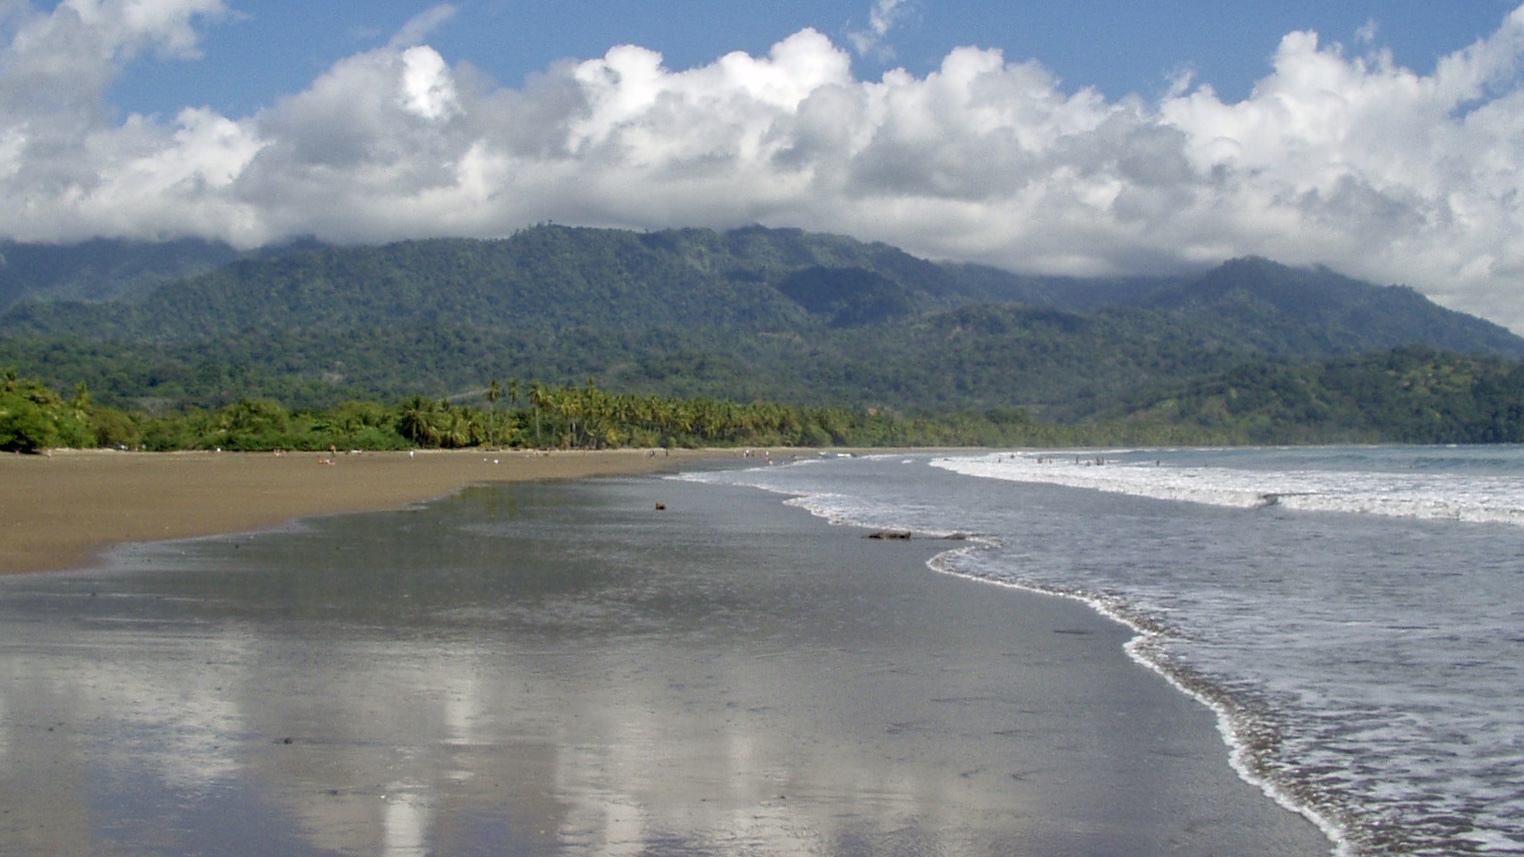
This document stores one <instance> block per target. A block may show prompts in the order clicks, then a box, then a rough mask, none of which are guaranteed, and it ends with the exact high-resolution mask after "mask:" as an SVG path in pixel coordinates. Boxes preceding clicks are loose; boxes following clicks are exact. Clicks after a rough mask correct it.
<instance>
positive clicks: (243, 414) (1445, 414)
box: [0, 348, 1524, 451]
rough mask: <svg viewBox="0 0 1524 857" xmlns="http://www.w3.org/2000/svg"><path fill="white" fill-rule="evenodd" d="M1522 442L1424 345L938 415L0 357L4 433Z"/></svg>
mask: <svg viewBox="0 0 1524 857" xmlns="http://www.w3.org/2000/svg"><path fill="white" fill-rule="evenodd" d="M1338 442H1343V443H1349V442H1370V443H1376V442H1388V443H1391V442H1396V443H1521V442H1524V362H1519V361H1512V360H1506V359H1503V358H1497V357H1476V356H1468V355H1458V354H1452V353H1448V352H1441V351H1437V350H1434V349H1427V348H1407V349H1398V350H1395V351H1392V352H1388V353H1385V354H1376V355H1363V356H1358V357H1349V358H1335V359H1330V360H1323V361H1314V362H1308V363H1289V362H1283V363H1272V362H1264V361H1260V362H1253V363H1244V364H1240V365H1236V366H1233V367H1231V368H1228V369H1225V370H1223V371H1220V372H1217V373H1214V374H1212V375H1210V376H1204V377H1202V378H1199V379H1195V380H1191V381H1189V382H1187V383H1184V384H1180V385H1177V386H1175V387H1173V388H1171V387H1158V388H1155V391H1154V392H1152V393H1150V394H1147V395H1144V394H1142V393H1139V394H1136V395H1134V396H1133V397H1132V398H1131V401H1128V402H1125V403H1122V404H1119V405H1117V406H1115V407H1114V408H1113V410H1112V412H1111V413H1109V414H1105V415H1103V416H1102V417H1099V418H1096V419H1091V420H1084V421H1077V422H1071V423H1055V422H1048V421H1042V420H1038V419H1034V418H1033V417H1032V415H1031V414H1030V413H1029V412H1028V411H1026V410H1025V409H1022V408H1012V407H992V408H988V409H984V410H980V411H974V410H962V411H955V412H947V413H942V414H935V415H907V414H902V413H899V412H896V411H893V410H890V409H882V408H845V407H808V406H799V405H788V404H780V403H776V402H767V401H761V400H758V401H752V402H747V403H740V402H736V401H732V400H729V399H721V398H711V397H704V396H695V397H687V398H679V397H670V396H660V395H640V394H634V393H612V392H608V391H606V390H604V389H602V388H600V387H599V386H597V385H596V384H595V383H594V382H593V381H592V380H591V379H589V380H588V381H586V382H585V383H584V384H582V385H578V386H553V385H545V384H541V383H539V382H538V381H535V382H531V383H529V384H527V385H526V384H524V383H522V382H521V381H519V380H517V379H515V380H511V381H509V382H507V383H506V384H503V383H500V382H498V381H496V380H494V381H492V382H490V383H489V384H488V385H487V386H486V387H484V388H478V389H476V390H474V391H472V392H471V393H470V394H469V395H468V396H465V397H462V398H460V399H459V400H455V401H452V400H449V399H436V398H431V397H427V396H421V395H414V396H411V397H409V398H407V399H404V400H401V401H399V402H398V403H396V404H394V405H390V406H387V405H383V404H380V403H376V402H365V401H357V400H352V401H346V402H342V403H340V404H338V405H336V406H333V407H331V408H326V409H312V408H300V409H295V410H293V409H291V408H288V407H287V406H286V405H283V404H281V403H279V402H277V401H274V400H271V399H264V398H240V399H238V400H236V401H234V402H232V403H230V404H228V405H225V406H223V407H220V408H216V409H201V408H194V407H192V408H188V409H185V410H181V411H175V412H171V413H163V414H157V415H150V414H148V413H146V412H142V411H133V412H127V411H122V410H118V409H115V408H109V407H102V406H100V405H97V404H96V403H95V402H93V401H92V397H91V395H90V393H89V391H88V389H87V388H86V386H85V385H84V384H80V385H79V386H78V387H77V388H76V391H75V395H74V397H73V398H72V399H65V398H64V397H62V396H59V395H58V394H56V393H54V392H53V391H52V390H50V389H48V388H47V387H46V386H45V385H43V384H40V383H38V382H36V381H33V380H28V379H23V378H21V377H19V376H18V375H17V373H16V372H15V371H14V370H5V371H4V372H3V373H0V449H5V450H18V451H38V450H43V449H47V448H50V447H55V446H71V447H94V446H117V447H124V448H142V449H148V450H174V449H214V448H216V449H228V450H271V449H302V450H325V449H331V448H339V449H371V450H377V449H404V448H414V447H423V448H446V449H451V448H463V447H475V446H502V447H535V448H561V449H568V448H576V449H606V448H620V447H642V448H651V447H674V446H676V447H694V446H740V445H746V446H812V447H828V446H868V447H872V446H1038V447H1041V446H1047V447H1052V446H1094V445H1103V444H1106V445H1110V444H1126V445H1166V444H1168V445H1175V444H1203V445H1204V444H1245V443H1256V444H1266V443H1338Z"/></svg>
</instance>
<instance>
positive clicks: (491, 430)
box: [487, 378, 503, 446]
mask: <svg viewBox="0 0 1524 857" xmlns="http://www.w3.org/2000/svg"><path fill="white" fill-rule="evenodd" d="M502 397H503V385H501V384H499V383H498V382H497V379H496V378H493V379H492V382H491V383H489V384H488V385H487V445H488V446H491V445H493V444H494V443H496V442H497V431H496V429H497V426H496V423H497V419H496V418H497V400H498V399H501V398H502Z"/></svg>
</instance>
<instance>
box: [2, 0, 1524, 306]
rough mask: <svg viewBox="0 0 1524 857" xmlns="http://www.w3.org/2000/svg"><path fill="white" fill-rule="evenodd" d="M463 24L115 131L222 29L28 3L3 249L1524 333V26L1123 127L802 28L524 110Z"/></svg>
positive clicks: (1286, 47)
mask: <svg viewBox="0 0 1524 857" xmlns="http://www.w3.org/2000/svg"><path fill="white" fill-rule="evenodd" d="M881 5H882V8H884V9H886V10H888V11H886V12H885V14H886V15H891V14H892V12H893V10H894V9H897V8H902V7H900V6H899V5H897V4H893V3H888V4H881ZM133 10H137V11H133ZM449 10H450V7H447V6H441V7H436V8H435V9H433V10H430V11H429V12H426V13H424V14H423V15H422V16H420V17H419V18H417V19H415V20H414V22H413V23H410V24H409V25H408V27H405V28H404V30H403V31H402V32H401V33H399V34H398V36H397V37H396V38H394V39H393V40H391V41H390V43H388V44H387V45H386V46H385V47H381V48H377V49H375V50H370V51H366V52H363V53H359V54H356V55H354V56H350V57H347V58H345V59H343V60H341V61H339V62H337V63H335V64H334V65H333V66H332V67H331V68H329V69H328V70H327V71H325V72H324V73H323V74H322V75H320V76H319V77H318V78H317V79H316V80H314V81H313V82H312V84H311V85H310V86H308V87H307V88H306V89H305V90H304V91H302V92H299V93H295V94H292V95H289V96H287V97H284V98H281V99H280V100H278V101H277V102H276V103H274V104H273V105H271V106H270V107H268V108H267V109H265V110H263V111H261V112H260V113H259V114H257V115H255V116H249V117H227V116H221V115H218V114H216V113H215V112H212V111H208V110H204V109H194V110H185V111H182V112H181V113H180V114H179V115H178V116H176V117H174V118H173V119H171V120H160V119H155V118H148V117H141V116H132V117H128V118H127V119H125V120H114V119H112V118H110V113H109V111H108V110H107V109H106V106H105V105H104V103H103V101H102V93H103V92H104V91H105V88H106V86H107V85H108V83H109V82H110V80H111V79H112V78H113V77H114V75H115V74H116V73H117V72H118V71H119V69H120V66H121V64H122V63H124V62H126V61H127V60H128V59H130V58H131V57H133V56H138V55H146V54H175V55H183V54H187V53H192V52H194V51H195V50H196V43H195V40H194V25H195V23H196V22H197V21H199V20H204V19H207V18H209V17H213V16H216V15H218V14H224V13H225V9H224V7H223V6H222V5H221V4H220V3H219V2H213V0H158V2H149V0H142V2H139V3H131V2H126V0H122V2H115V3H111V2H90V3H86V2H78V3H65V4H62V5H60V6H59V7H58V8H57V9H56V10H54V11H53V12H52V13H49V14H42V13H38V12H35V11H33V10H32V9H31V7H26V8H24V9H22V10H21V11H20V12H18V13H16V14H13V15H12V16H11V17H10V18H8V19H5V20H8V21H9V22H10V23H9V25H8V26H9V28H10V29H9V32H10V35H9V38H10V42H9V45H8V46H7V47H6V48H5V49H4V50H3V52H0V199H4V200H5V202H6V204H5V205H3V206H0V234H4V235H7V236H13V237H17V238H22V239H27V240H47V239H54V240H68V239H75V238H83V237H87V236H91V235H117V236H132V237H164V236H171V235H185V234H194V235H203V236H207V237H218V238H225V239H228V240H231V241H234V242H235V243H239V244H241V245H246V246H247V245H254V244H258V243H261V242H264V241H267V240H272V239H276V238H279V237H282V236H286V235H292V234H315V235H317V236H319V237H321V238H325V239H329V240H336V241H384V240H391V239H397V238H404V237H416V236H424V235H476V236H491V235H502V234H506V233H509V232H512V231H513V230H515V229H517V228H521V227H523V226H526V225H529V224H532V223H536V222H542V221H545V220H554V221H557V222H563V223H583V224H598V225H616V226H627V227H634V228H642V227H653V228H656V227H666V226H690V225H709V226H717V227H726V226H736V225H743V224H747V223H751V222H762V223H766V224H771V225H789V226H800V227H804V228H812V229H824V230H831V231H837V232H845V233H849V234H853V235H856V236H859V237H862V238H865V239H873V240H884V241H889V242H892V243H896V244H899V245H901V246H904V247H906V248H907V249H909V250H911V251H912V252H916V253H920V254H923V255H927V256H933V257H941V258H954V259H963V260H973V261H981V262H987V263H991V264H996V265H1001V266H1004V267H1008V268H1011V269H1015V270H1023V271H1043V272H1057V273H1070V274H1109V273H1120V272H1128V271H1151V272H1164V271H1174V270H1183V269H1186V268H1190V267H1193V266H1198V265H1204V264H1210V263H1215V262H1217V261H1220V260H1222V259H1224V258H1228V257H1232V256H1237V255H1244V254H1248V253H1257V254H1261V255H1265V256H1269V257H1271V258H1274V259H1278V260H1281V261H1285V262H1289V263H1324V264H1329V265H1331V266H1333V267H1335V268H1336V269H1338V270H1341V271H1343V272H1345V273H1348V274H1351V275H1354V276H1359V277H1365V278H1368V279H1372V280H1375V281H1377V282H1403V283H1408V284H1411V285H1413V286H1415V287H1417V288H1419V289H1421V290H1423V291H1425V292H1427V293H1428V294H1430V295H1432V296H1435V297H1436V298H1438V299H1440V300H1442V301H1443V302H1445V303H1447V304H1449V305H1451V306H1454V307H1456V308H1459V309H1464V310H1467V311H1470V312H1476V313H1479V314H1482V315H1485V316H1488V317H1490V318H1493V319H1495V320H1498V321H1500V322H1503V323H1506V324H1509V325H1510V326H1512V327H1514V328H1515V329H1516V330H1521V331H1524V87H1521V86H1520V80H1519V61H1520V58H1521V57H1524V8H1521V9H1520V10H1518V11H1515V12H1514V13H1512V14H1511V15H1509V16H1508V17H1507V18H1506V19H1505V20H1504V21H1503V22H1502V24H1501V25H1500V27H1499V29H1498V31H1497V32H1496V33H1494V34H1493V35H1492V36H1490V37H1488V38H1487V39H1484V40H1482V41H1479V42H1478V43H1476V44H1475V45H1472V46H1469V47H1467V48H1465V49H1464V50H1460V51H1457V52H1456V53H1455V54H1453V55H1451V56H1448V57H1445V58H1443V59H1442V60H1441V61H1440V62H1439V63H1438V65H1437V67H1436V69H1435V71H1434V72H1433V73H1431V74H1427V75H1420V74H1417V73H1415V72H1413V71H1411V70H1409V69H1405V68H1402V67H1400V66H1398V65H1396V64H1395V63H1394V62H1393V60H1392V58H1391V56H1390V54H1389V53H1387V52H1384V51H1381V50H1379V48H1377V47H1376V46H1374V45H1371V46H1365V47H1362V50H1364V51H1366V52H1365V53H1364V54H1362V55H1360V56H1354V55H1348V54H1346V53H1345V51H1344V50H1343V49H1342V48H1341V47H1339V46H1338V45H1330V44H1325V43H1324V42H1322V41H1321V40H1319V39H1318V38H1317V36H1315V35H1314V34H1312V33H1292V34H1289V35H1287V36H1286V37H1285V39H1284V40H1283V41H1282V43H1281V45H1280V48H1279V50H1278V51H1277V53H1276V55H1275V57H1274V60H1273V66H1272V68H1271V69H1270V71H1269V73H1268V74H1267V75H1266V76H1265V77H1264V78H1263V79H1262V80H1260V81H1259V83H1258V84H1257V85H1256V87H1255V88H1254V91H1253V92H1252V94H1251V95H1250V96H1249V97H1248V98H1246V99H1244V100H1242V101H1238V102H1227V101H1224V100H1223V99H1222V98H1221V97H1219V96H1218V95H1217V94H1216V93H1215V92H1214V91H1213V90H1212V89H1211V88H1210V87H1209V86H1205V85H1199V84H1195V83H1193V82H1191V81H1189V79H1188V78H1185V77H1182V78H1181V79H1180V81H1179V82H1178V84H1177V86H1175V87H1174V88H1172V89H1171V91H1170V92H1169V93H1168V94H1166V95H1164V96H1162V97H1161V98H1159V99H1158V100H1156V101H1151V102H1149V101H1144V100H1141V99H1137V98H1129V99H1125V100H1122V101H1108V100H1107V99H1106V98H1104V97H1103V96H1102V95H1100V94H1099V93H1097V92H1095V91H1093V90H1080V91H1078V92H1075V91H1066V90H1065V89H1064V88H1062V87H1061V86H1060V84H1059V83H1058V81H1057V80H1056V79H1055V78H1054V76H1053V75H1052V74H1051V73H1050V72H1049V71H1048V70H1047V69H1045V68H1044V67H1043V66H1041V65H1040V64H1038V63H1036V62H1023V63H1013V62H1008V61H1007V60H1006V59H1005V58H1004V57H1003V56H1002V55H1001V54H1000V53H999V52H998V51H991V50H979V49H974V48H960V49H957V50H955V51H952V52H951V53H949V54H948V56H947V57H946V58H945V59H944V61H943V63H942V64H941V67H940V68H938V69H937V70H936V71H934V72H932V73H929V74H926V75H924V76H916V75H912V74H910V73H908V72H905V71H902V70H894V71H890V72H888V73H886V74H884V75H883V76H882V77H881V78H879V79H877V80H868V79H858V78H856V77H855V76H854V75H853V72H852V67H851V66H852V64H851V56H850V55H849V53H848V52H847V50H845V49H843V48H842V47H840V46H837V45H835V44H833V43H832V42H831V41H830V40H829V39H827V38H826V37H825V36H823V35H821V34H820V33H817V32H814V31H811V30H805V31H801V32H799V33H797V34H795V35H793V36H791V37H789V38H788V39H785V40H784V41H782V42H780V43H779V44H777V45H775V46H774V47H773V48H772V50H771V51H769V52H768V53H767V54H766V55H765V56H750V55H747V54H744V53H734V54H729V55H727V56H724V57H721V58H719V59H718V60H716V61H714V62H713V63H710V64H708V65H704V66H701V67H697V68H693V69H688V70H681V71H674V70H671V69H668V68H666V67H665V66H664V65H663V63H662V59H661V57H660V55H658V54H656V53H654V52H652V51H649V50H646V49H644V48H640V47H636V46H629V45H626V46H617V47H614V48H612V49H610V50H609V51H608V52H607V53H606V54H605V55H604V56H602V57H600V58H596V59H590V60H586V61H583V62H568V63H565V64H562V65H558V66H556V67H554V68H551V69H549V70H547V71H546V73H545V74H543V75H541V76H539V77H538V78H536V79H534V80H532V81H531V82H530V83H529V84H528V85H526V86H525V87H524V88H522V89H511V88H504V87H501V86H499V85H497V84H495V83H493V82H492V81H489V80H487V79H485V78H484V77H483V76H482V75H480V74H479V73H477V72H475V71H474V70H473V69H472V68H471V67H470V66H468V65H456V66H451V65H450V64H449V63H448V62H447V61H446V59H445V58H444V57H442V56H441V55H440V54H439V53H438V52H437V51H435V50H434V49H433V48H431V47H429V46H428V45H426V44H424V43H423V39H424V37H425V36H426V34H427V32H428V31H429V29H430V28H431V27H433V26H436V25H437V24H438V23H439V22H440V21H442V20H444V19H445V18H447V17H448V15H449ZM884 21H886V22H887V23H884V24H883V26H884V32H886V33H887V32H888V30H889V28H890V27H891V26H892V19H891V18H889V17H886V18H885V19H884Z"/></svg>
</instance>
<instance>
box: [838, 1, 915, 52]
mask: <svg viewBox="0 0 1524 857" xmlns="http://www.w3.org/2000/svg"><path fill="white" fill-rule="evenodd" d="M911 11H912V6H911V0H876V2H874V4H873V8H872V10H870V11H869V12H868V29H866V30H854V31H853V32H851V33H849V34H848V35H847V38H848V40H849V41H851V42H852V47H853V48H855V49H856V50H857V53H858V55H859V56H870V55H871V56H874V57H877V58H878V59H880V60H884V61H888V60H891V59H893V58H894V48H892V47H890V46H888V45H886V44H884V39H885V38H886V37H887V36H888V35H889V32H890V31H891V30H893V29H894V28H895V27H896V26H898V25H899V24H900V23H901V22H902V21H904V20H905V19H906V18H908V17H909V16H910V13H911Z"/></svg>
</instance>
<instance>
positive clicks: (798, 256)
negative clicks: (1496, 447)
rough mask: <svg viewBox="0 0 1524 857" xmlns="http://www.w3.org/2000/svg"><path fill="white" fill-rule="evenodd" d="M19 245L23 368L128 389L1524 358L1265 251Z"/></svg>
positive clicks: (891, 392) (1469, 322) (676, 235)
mask: <svg viewBox="0 0 1524 857" xmlns="http://www.w3.org/2000/svg"><path fill="white" fill-rule="evenodd" d="M0 252H4V253H5V254H6V259H7V263H8V264H7V266H6V268H5V269H4V270H3V271H0V284H8V285H6V286H5V288H6V289H7V290H6V291H0V301H4V302H0V306H3V307H4V311H3V313H0V364H3V365H15V366H17V367H18V368H20V369H21V370H22V371H24V372H25V373H27V374H29V375H35V376H37V377H41V378H43V379H45V380H48V381H49V382H50V383H54V384H57V385H60V386H65V387H69V386H72V385H73V384H75V383H77V382H78V381H80V380H88V382H89V383H90V386H91V387H92V389H94V390H96V391H97V395H103V396H106V397H108V398H114V399H115V400H117V401H121V402H126V403H130V402H134V401H149V400H154V401H162V402H193V403H204V404H216V403H220V402H223V401H226V400H228V399H230V398H236V397H239V396H250V395H270V396H280V397H283V398H285V399H287V400H291V401H294V402H297V403H302V402H310V403H317V404H324V403H331V402H334V401H338V400H340V399H342V398H345V397H355V396H366V397H383V398H385V397H396V396H405V395H413V394H426V395H434V396H443V395H452V394H457V393H463V392H468V391H470V390H473V389H476V388H479V387H480V385H481V384H483V383H484V382H485V380H486V379H487V378H490V377H497V378H505V379H506V378H513V377H516V378H523V379H530V378H539V379H542V380H544V381H546V382H554V383H578V382H580V381H581V380H583V379H585V378H589V377H590V378H594V379H596V380H597V381H598V382H599V383H600V384H602V385H605V386H608V387H610V388H622V389H629V390H631V391H639V392H661V393H673V394H679V395H694V394H702V395H713V396H722V397H730V398H736V399H741V400H749V399H752V398H768V399H773V400H780V401H791V402H800V403H823V402H833V403H843V404H850V405H861V406H865V407H884V406H887V407H894V408H900V409H906V410H910V409H942V410H955V409H959V408H978V409H987V408H999V407H1022V408H1028V409H1031V410H1032V411H1033V412H1035V413H1038V414H1041V415H1044V416H1048V417H1052V418H1060V419H1080V418H1084V417H1085V415H1086V414H1092V413H1096V412H1099V411H1101V410H1105V409H1107V408H1114V407H1115V406H1116V403H1117V402H1118V401H1120V398H1121V397H1125V396H1136V395H1137V393H1138V391H1139V390H1140V389H1145V388H1150V387H1153V386H1159V385H1168V384H1179V383H1184V382H1187V381H1189V380H1191V379H1196V378H1200V377H1203V376H1204V375H1207V374H1210V373H1214V372H1222V371H1225V370H1227V369H1228V368H1230V367H1233V366H1235V365H1238V364H1241V363H1243V362H1244V361H1246V360H1259V361H1264V360H1272V361H1305V360H1315V359H1327V358H1335V357H1340V356H1345V355H1354V354H1361V353H1367V352H1379V351H1386V350H1390V349H1396V348H1403V347H1409V346H1422V347H1428V348H1434V349H1442V350H1445V351H1449V352H1458V353H1463V354H1475V355H1493V356H1497V357H1505V358H1514V359H1517V358H1524V339H1520V338H1519V337H1517V336H1515V335H1513V334H1512V333H1510V332H1509V331H1507V330H1506V329H1504V328H1502V327H1500V326H1498V325H1494V324H1491V323H1490V322H1486V321H1484V320H1482V319H1478V318H1475V317H1473V316H1468V315H1465V314H1462V313H1458V312H1454V311H1451V310H1448V309H1444V308H1442V307H1439V306H1437V305H1435V304H1434V303H1432V302H1430V301H1428V300H1427V299H1426V298H1424V297H1423V296H1422V295H1420V294H1418V293H1417V292H1415V291H1413V290H1412V289H1408V288H1404V287H1399V286H1376V285H1372V284H1369V283H1364V282H1360V281H1356V280H1353V279H1350V278H1347V277H1343V276H1341V275H1339V274H1337V273H1334V272H1332V271H1329V270H1327V269H1322V268H1292V267H1288V266H1284V265H1279V264H1276V263H1274V262H1271V261H1268V260H1264V259H1258V258H1245V259H1237V260H1233V261H1230V262H1228V263H1225V264H1223V265H1221V266H1218V267H1216V268H1214V269H1212V270H1209V271H1206V272H1204V273H1201V274H1197V275H1191V276H1184V277H1169V278H1162V277H1138V278H1113V279H1105V280H1084V279H1074V278H1061V277H1034V276H1023V275H1016V274H1011V273H1008V272H1005V271H1001V270H998V269H994V268H986V267H980V266H974V265H966V264H939V263H936V262H932V261H928V260H925V259H921V258H917V257H915V256H912V255H910V254H908V253H905V252H904V251H902V250H899V249H897V248H895V247H892V246H889V245H887V244H883V243H865V242H860V241H856V240H854V239H851V238H846V237H842V236H837V235H827V234H820V233H809V232H804V231H800V230H794V229H767V228H762V227H750V228H744V229H737V230H731V231H726V232H720V231H714V230H709V229H681V230H666V231H660V232H635V231H629V230H615V229H590V228H574V227H565V226H555V225H545V226H539V227H535V228H531V229H526V230H523V231H521V232H519V233H516V234H514V235H513V236H511V237H509V238H504V239H500V240H479V239H434V240H420V241H404V242H399V243H395V244H388V245H384V246H377V247H370V246H364V247H331V246H323V245H320V244H316V243H315V242H308V243H305V244H299V245H293V246H288V247H285V248H281V249H279V250H274V251H270V252H268V253H265V254H257V255H245V256H239V255H238V254H236V253H235V252H234V251H232V250H230V249H229V248H227V247H225V246H222V245H215V244H204V243H199V242H177V243H175V244H172V245H133V244H128V243H121V242H110V243H107V242H92V243H91V244H90V245H83V246H82V248H80V249H79V250H78V251H77V252H75V251H73V250H72V249H71V248H55V249H54V250H51V251H42V250H37V249H36V248H35V247H29V246H26V245H19V246H13V247H9V248H0ZM50 253H51V254H52V255H49V254H50ZM7 278H9V279H7ZM7 296H8V297H7ZM7 302H8V306H7V305H6V303H7Z"/></svg>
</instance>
